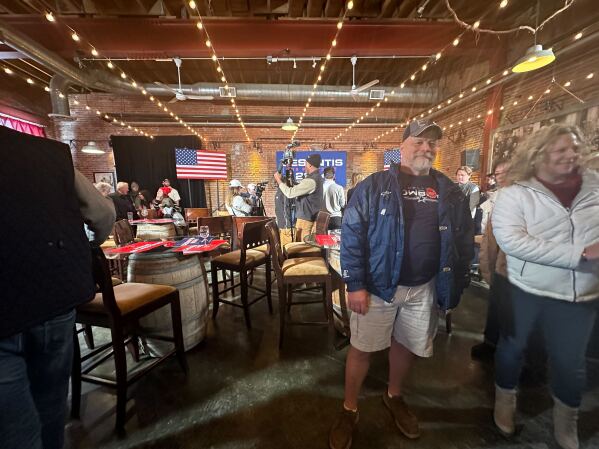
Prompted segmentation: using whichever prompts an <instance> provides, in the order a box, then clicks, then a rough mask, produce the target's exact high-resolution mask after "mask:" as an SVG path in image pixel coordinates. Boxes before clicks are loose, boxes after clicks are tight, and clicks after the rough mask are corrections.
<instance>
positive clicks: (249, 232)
mask: <svg viewBox="0 0 599 449" xmlns="http://www.w3.org/2000/svg"><path fill="white" fill-rule="evenodd" d="M270 220H272V219H270V218H267V219H265V218H264V217H262V220H259V221H255V220H254V221H248V222H245V223H243V224H242V228H241V236H242V237H241V241H240V245H239V246H240V249H241V257H240V262H241V266H244V265H245V256H246V252H247V250H248V249H252V248H256V247H258V246H263V245H268V234H267V233H266V228H265V226H264V225H266V223H268V222H269V221H270Z"/></svg>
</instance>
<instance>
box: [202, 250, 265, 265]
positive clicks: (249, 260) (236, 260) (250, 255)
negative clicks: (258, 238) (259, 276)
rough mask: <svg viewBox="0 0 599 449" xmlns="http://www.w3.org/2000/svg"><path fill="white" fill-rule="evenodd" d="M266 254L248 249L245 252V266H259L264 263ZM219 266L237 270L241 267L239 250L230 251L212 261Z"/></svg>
mask: <svg viewBox="0 0 599 449" xmlns="http://www.w3.org/2000/svg"><path fill="white" fill-rule="evenodd" d="M265 259H266V254H265V253H264V252H262V251H257V250H255V249H248V250H247V251H246V252H245V264H246V265H259V264H262V263H264V260H265ZM212 261H213V262H216V263H217V264H218V265H220V266H225V265H226V266H227V267H233V268H237V267H239V266H240V265H241V250H239V249H238V250H236V251H231V252H229V253H225V254H221V255H220V256H216V257H215V258H213V259H212Z"/></svg>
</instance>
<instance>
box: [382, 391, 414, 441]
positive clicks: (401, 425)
mask: <svg viewBox="0 0 599 449" xmlns="http://www.w3.org/2000/svg"><path fill="white" fill-rule="evenodd" d="M383 402H384V403H385V405H386V406H387V408H388V409H389V411H390V412H391V416H392V417H393V420H394V421H395V425H396V426H397V428H398V429H399V430H400V431H401V433H403V434H404V435H405V436H406V437H408V438H410V439H415V438H418V437H419V436H420V429H419V428H418V419H416V417H415V416H414V414H413V413H412V412H411V411H410V410H409V409H408V406H407V405H406V403H405V402H404V400H403V398H402V397H401V396H394V397H392V398H390V397H389V395H388V394H387V392H385V393H383Z"/></svg>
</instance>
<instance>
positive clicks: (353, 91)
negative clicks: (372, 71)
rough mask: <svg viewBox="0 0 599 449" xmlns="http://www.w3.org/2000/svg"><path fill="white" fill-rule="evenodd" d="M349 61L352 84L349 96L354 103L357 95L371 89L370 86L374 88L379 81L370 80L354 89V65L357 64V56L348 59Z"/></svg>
mask: <svg viewBox="0 0 599 449" xmlns="http://www.w3.org/2000/svg"><path fill="white" fill-rule="evenodd" d="M350 61H351V65H352V83H351V90H350V94H351V96H352V98H353V99H354V101H356V100H357V95H358V94H359V93H360V92H362V91H364V90H366V89H369V88H371V87H372V86H374V85H375V84H378V83H379V80H372V81H370V82H368V83H366V84H362V85H361V86H358V87H356V63H357V62H358V57H357V56H352V57H351V58H350Z"/></svg>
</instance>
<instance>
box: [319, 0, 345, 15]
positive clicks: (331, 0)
mask: <svg viewBox="0 0 599 449" xmlns="http://www.w3.org/2000/svg"><path fill="white" fill-rule="evenodd" d="M343 2H344V0H328V1H327V4H326V5H325V7H324V16H325V17H339V16H340V15H341V12H342V11H343Z"/></svg>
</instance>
